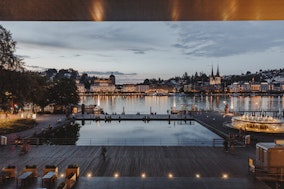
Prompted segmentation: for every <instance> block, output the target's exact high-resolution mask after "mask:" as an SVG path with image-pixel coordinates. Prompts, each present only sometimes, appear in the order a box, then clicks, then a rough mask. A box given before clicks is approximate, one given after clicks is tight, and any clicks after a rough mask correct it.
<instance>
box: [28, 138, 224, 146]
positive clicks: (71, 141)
mask: <svg viewBox="0 0 284 189" xmlns="http://www.w3.org/2000/svg"><path fill="white" fill-rule="evenodd" d="M28 140H29V144H31V145H42V144H51V145H77V146H211V147H221V146H223V141H224V140H223V139H212V140H210V139H208V140H196V139H184V138H80V139H79V140H78V139H76V138H51V139H42V138H30V139H28Z"/></svg>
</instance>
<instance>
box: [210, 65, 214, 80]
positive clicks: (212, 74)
mask: <svg viewBox="0 0 284 189" xmlns="http://www.w3.org/2000/svg"><path fill="white" fill-rule="evenodd" d="M211 77H212V78H214V72H213V65H212V69H211Z"/></svg>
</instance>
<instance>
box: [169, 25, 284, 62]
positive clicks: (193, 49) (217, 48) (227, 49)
mask: <svg viewBox="0 0 284 189" xmlns="http://www.w3.org/2000/svg"><path fill="white" fill-rule="evenodd" d="M168 26H169V27H170V28H171V29H173V30H174V31H175V32H176V33H177V39H176V42H175V43H174V44H172V46H173V47H175V48H177V49H179V50H180V51H181V52H182V53H183V54H185V55H191V56H202V57H227V56H233V55H240V54H247V53H255V52H265V51H266V50H269V49H272V48H275V47H280V48H284V40H283V33H282V31H283V30H284V25H283V23H282V22H281V21H279V22H273V21H270V22H265V21H262V22H191V23H183V22H181V23H174V24H168Z"/></svg>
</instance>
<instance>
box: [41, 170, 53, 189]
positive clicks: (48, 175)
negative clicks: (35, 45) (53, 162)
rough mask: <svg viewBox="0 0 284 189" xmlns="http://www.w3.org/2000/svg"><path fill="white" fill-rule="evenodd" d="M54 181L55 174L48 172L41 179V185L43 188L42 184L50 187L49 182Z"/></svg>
mask: <svg viewBox="0 0 284 189" xmlns="http://www.w3.org/2000/svg"><path fill="white" fill-rule="evenodd" d="M55 181H57V173H56V172H54V171H50V172H48V173H46V174H45V175H44V176H43V177H42V178H41V185H42V187H43V185H44V183H48V184H49V186H50V184H51V182H55Z"/></svg>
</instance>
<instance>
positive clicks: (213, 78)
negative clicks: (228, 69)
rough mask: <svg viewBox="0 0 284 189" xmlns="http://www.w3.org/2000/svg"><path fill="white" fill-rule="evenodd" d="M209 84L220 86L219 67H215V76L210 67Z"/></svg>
mask: <svg viewBox="0 0 284 189" xmlns="http://www.w3.org/2000/svg"><path fill="white" fill-rule="evenodd" d="M209 82H210V85H221V76H220V73H219V65H218V66H217V72H216V75H214V72H213V66H212V70H211V75H210V78H209Z"/></svg>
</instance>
